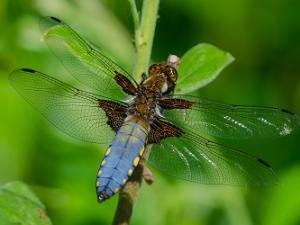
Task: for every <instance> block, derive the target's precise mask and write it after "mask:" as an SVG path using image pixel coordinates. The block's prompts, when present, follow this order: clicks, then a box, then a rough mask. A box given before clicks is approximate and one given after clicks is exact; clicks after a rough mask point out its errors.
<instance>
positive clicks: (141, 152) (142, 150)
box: [140, 146, 145, 156]
mask: <svg viewBox="0 0 300 225" xmlns="http://www.w3.org/2000/svg"><path fill="white" fill-rule="evenodd" d="M144 151H145V146H143V147H142V149H141V151H140V156H143V154H144Z"/></svg>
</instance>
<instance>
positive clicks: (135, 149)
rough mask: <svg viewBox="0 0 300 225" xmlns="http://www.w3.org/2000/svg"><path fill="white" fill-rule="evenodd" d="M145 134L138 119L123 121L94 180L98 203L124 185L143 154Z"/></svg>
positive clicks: (143, 127)
mask: <svg viewBox="0 0 300 225" xmlns="http://www.w3.org/2000/svg"><path fill="white" fill-rule="evenodd" d="M147 134H148V130H147V128H146V127H145V125H143V123H142V122H141V121H139V120H138V119H132V118H131V117H130V118H127V119H126V120H125V123H124V124H123V125H122V127H121V128H120V129H119V131H118V132H117V134H116V136H115V138H114V140H113V143H112V144H111V146H110V147H109V148H108V149H107V151H106V154H105V156H104V159H103V160H102V163H101V166H100V169H99V172H98V176H97V180H96V191H97V196H98V201H100V202H102V201H104V200H106V199H108V198H109V197H111V196H112V195H114V194H115V193H117V192H119V190H120V189H122V187H123V186H124V185H125V184H126V182H127V180H128V178H129V177H130V176H131V174H132V173H133V170H134V168H135V167H136V166H137V165H138V163H139V161H140V158H141V156H142V154H143V152H144V146H145V141H146V137H147Z"/></svg>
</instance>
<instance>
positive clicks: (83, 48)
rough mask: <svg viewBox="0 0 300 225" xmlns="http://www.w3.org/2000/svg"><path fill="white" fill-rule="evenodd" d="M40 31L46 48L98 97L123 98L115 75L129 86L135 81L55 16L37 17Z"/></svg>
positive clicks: (123, 95)
mask: <svg viewBox="0 0 300 225" xmlns="http://www.w3.org/2000/svg"><path fill="white" fill-rule="evenodd" d="M40 28H41V31H42V33H43V39H44V40H45V41H46V42H47V44H48V46H49V48H50V49H51V50H52V51H53V52H54V54H55V55H56V56H57V57H58V58H59V59H60V60H61V62H62V64H63V65H64V67H65V68H66V69H67V70H68V71H69V72H70V73H71V74H72V75H73V76H74V77H75V78H76V79H78V80H79V81H81V82H82V83H84V84H85V85H87V86H89V87H91V88H93V89H95V90H96V91H97V92H99V93H100V94H101V95H104V96H113V97H114V98H115V99H121V98H124V97H126V95H125V94H124V93H123V91H122V89H121V88H120V87H119V86H118V85H117V84H116V82H115V80H114V79H113V78H114V76H115V75H116V72H118V73H120V74H123V75H125V76H126V77H127V78H128V79H130V80H131V81H132V82H133V83H134V82H135V81H134V79H133V78H132V77H131V76H130V75H129V74H128V73H127V72H126V71H125V70H124V69H122V68H121V67H120V66H118V65H117V64H116V63H115V62H113V61H112V60H111V59H109V58H108V57H106V56H105V54H104V53H103V51H101V50H100V49H98V48H97V47H96V46H95V45H92V44H91V43H89V42H88V41H87V40H85V39H84V38H82V37H81V36H79V35H78V34H77V33H76V32H75V31H74V30H73V29H72V28H71V27H69V26H68V25H67V24H65V23H64V22H63V21H61V20H59V19H57V18H55V17H43V18H41V21H40Z"/></svg>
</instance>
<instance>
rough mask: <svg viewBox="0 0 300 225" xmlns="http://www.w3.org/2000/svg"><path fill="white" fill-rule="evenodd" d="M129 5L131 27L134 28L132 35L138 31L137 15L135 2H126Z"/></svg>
mask: <svg viewBox="0 0 300 225" xmlns="http://www.w3.org/2000/svg"><path fill="white" fill-rule="evenodd" d="M128 2H129V5H130V10H131V14H132V20H133V26H134V33H135V34H136V33H137V30H138V29H139V23H140V20H139V13H138V11H137V8H136V4H135V0H128Z"/></svg>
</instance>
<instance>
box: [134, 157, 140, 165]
mask: <svg viewBox="0 0 300 225" xmlns="http://www.w3.org/2000/svg"><path fill="white" fill-rule="evenodd" d="M139 161H140V157H139V156H137V157H135V159H134V160H133V165H134V166H137V165H138V163H139Z"/></svg>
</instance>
